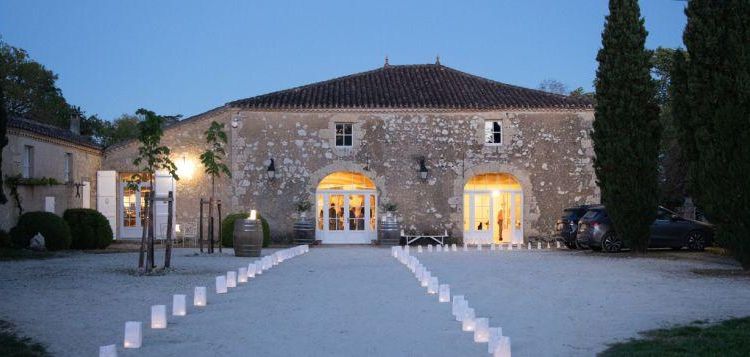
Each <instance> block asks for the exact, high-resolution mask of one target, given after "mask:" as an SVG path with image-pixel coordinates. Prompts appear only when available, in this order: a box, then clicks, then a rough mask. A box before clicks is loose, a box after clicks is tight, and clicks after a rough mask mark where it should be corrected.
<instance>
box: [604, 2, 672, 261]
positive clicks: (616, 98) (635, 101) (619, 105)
mask: <svg viewBox="0 0 750 357" xmlns="http://www.w3.org/2000/svg"><path fill="white" fill-rule="evenodd" d="M646 36H647V32H646V29H645V27H644V24H643V19H642V18H641V15H640V8H639V6H638V2H637V1H636V0H610V2H609V15H608V16H607V18H606V22H605V25H604V31H603V33H602V48H601V49H600V50H599V53H598V54H597V56H596V59H597V61H598V62H599V68H598V69H597V72H596V83H595V86H596V109H595V119H594V124H593V126H594V130H593V131H592V133H591V137H592V139H593V143H594V152H595V153H596V159H595V160H594V169H595V170H596V175H597V180H598V184H599V188H600V189H601V195H602V203H604V204H605V205H606V206H607V212H608V214H609V217H610V218H611V220H612V222H613V224H614V227H615V230H616V232H617V233H616V234H617V236H618V238H620V239H621V240H622V241H624V242H625V243H626V244H628V245H629V246H630V247H631V248H632V249H634V250H635V251H637V252H645V250H646V248H648V241H649V236H650V225H651V223H653V221H654V219H655V218H656V208H657V206H658V196H659V188H658V150H659V139H660V136H661V125H660V123H659V108H658V106H657V104H656V101H655V93H656V87H655V83H654V82H653V79H652V78H651V74H650V68H651V65H650V57H651V53H650V52H649V51H647V50H646V49H645V42H646Z"/></svg>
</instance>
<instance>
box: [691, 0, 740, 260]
mask: <svg viewBox="0 0 750 357" xmlns="http://www.w3.org/2000/svg"><path fill="white" fill-rule="evenodd" d="M686 14H687V16H688V24H687V27H686V28H685V33H684V36H683V40H684V42H685V46H686V47H687V51H688V55H689V56H688V61H687V65H686V79H687V81H686V84H687V85H686V87H685V88H686V89H687V95H686V98H688V100H689V113H688V114H687V115H688V116H689V120H687V125H686V127H685V128H684V131H685V133H686V135H684V136H683V140H684V145H685V146H686V147H693V148H694V156H693V157H692V158H691V159H692V163H691V167H692V169H691V171H690V177H691V182H692V188H693V189H692V191H693V192H694V193H695V195H696V201H697V203H698V204H699V205H700V206H701V207H702V208H703V209H704V210H705V212H706V215H707V217H708V218H709V220H710V221H711V222H713V223H715V224H716V226H717V238H718V240H719V242H720V243H722V245H724V246H725V247H727V248H729V249H730V250H731V251H732V253H733V254H734V256H735V257H736V258H737V259H738V260H739V261H740V263H741V264H742V266H743V268H745V269H750V2H748V1H747V0H726V1H710V0H693V1H691V2H690V3H689V4H688V7H687V9H686Z"/></svg>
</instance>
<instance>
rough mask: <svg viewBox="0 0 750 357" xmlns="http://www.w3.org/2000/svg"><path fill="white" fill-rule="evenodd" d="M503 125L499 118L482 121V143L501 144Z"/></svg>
mask: <svg viewBox="0 0 750 357" xmlns="http://www.w3.org/2000/svg"><path fill="white" fill-rule="evenodd" d="M502 143H503V126H502V122H501V121H499V120H486V121H485V122H484V144H485V145H502Z"/></svg>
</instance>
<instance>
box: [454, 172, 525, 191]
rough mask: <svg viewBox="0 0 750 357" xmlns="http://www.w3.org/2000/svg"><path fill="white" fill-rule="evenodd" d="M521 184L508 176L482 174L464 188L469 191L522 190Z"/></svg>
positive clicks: (473, 178)
mask: <svg viewBox="0 0 750 357" xmlns="http://www.w3.org/2000/svg"><path fill="white" fill-rule="evenodd" d="M520 189H521V184H519V183H518V180H516V179H515V178H514V177H513V176H511V175H508V174H482V175H476V176H474V177H472V178H471V179H470V180H469V182H467V183H466V186H464V190H467V191H469V190H470V191H502V190H520Z"/></svg>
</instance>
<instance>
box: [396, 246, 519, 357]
mask: <svg viewBox="0 0 750 357" xmlns="http://www.w3.org/2000/svg"><path fill="white" fill-rule="evenodd" d="M428 247H431V246H428ZM420 248H422V247H421V246H418V248H417V250H418V251H421V249H420ZM436 248H437V249H438V251H441V250H442V248H443V247H442V246H441V245H437V247H436ZM449 248H450V249H449ZM428 249H429V248H428ZM466 249H467V247H466V246H465V245H464V251H465V250H466ZM430 250H431V249H430ZM449 250H453V251H457V246H456V245H455V244H453V245H452V246H450V247H448V246H445V251H449ZM409 251H410V249H409V246H408V245H407V246H404V247H403V248H402V247H400V246H397V247H392V248H391V254H392V255H393V257H394V258H396V259H398V261H399V262H401V264H404V265H406V267H407V268H409V270H411V272H412V273H414V276H415V277H416V278H417V281H418V282H419V284H420V285H421V286H422V287H424V288H426V289H427V293H428V294H431V295H437V297H438V301H439V302H440V303H448V302H452V307H451V312H452V313H453V316H454V317H455V319H456V321H458V322H461V329H462V330H463V331H465V332H470V333H473V334H474V342H476V343H487V352H489V353H490V354H492V355H493V357H510V356H511V348H510V337H508V336H503V330H502V328H500V327H490V321H489V319H488V318H485V317H477V315H476V312H475V311H474V309H473V308H472V307H470V306H469V302H468V301H467V300H466V298H465V297H464V295H453V296H452V299H451V290H450V285H448V284H440V281H439V280H438V278H437V277H436V276H433V275H432V273H431V272H430V271H429V270H428V269H427V268H426V267H425V266H424V265H422V263H420V262H419V259H417V257H415V256H413V255H411V254H409Z"/></svg>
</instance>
